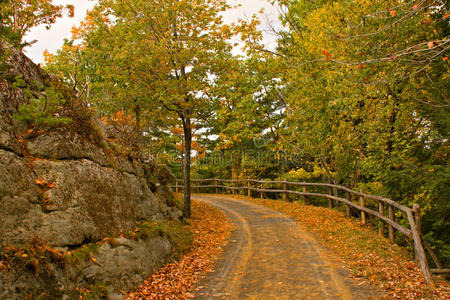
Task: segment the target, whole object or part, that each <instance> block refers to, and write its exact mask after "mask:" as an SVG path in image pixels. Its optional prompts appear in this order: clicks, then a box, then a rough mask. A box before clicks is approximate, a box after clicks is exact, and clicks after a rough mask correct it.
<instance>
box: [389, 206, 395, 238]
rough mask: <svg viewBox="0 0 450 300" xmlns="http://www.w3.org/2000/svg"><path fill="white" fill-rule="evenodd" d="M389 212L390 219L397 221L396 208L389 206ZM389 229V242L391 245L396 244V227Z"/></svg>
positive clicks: (390, 226)
mask: <svg viewBox="0 0 450 300" xmlns="http://www.w3.org/2000/svg"><path fill="white" fill-rule="evenodd" d="M388 210H389V219H391V220H392V221H395V215H394V207H393V206H392V205H389V206H388ZM388 228H389V242H391V244H394V242H395V235H394V227H392V225H389V227H388Z"/></svg>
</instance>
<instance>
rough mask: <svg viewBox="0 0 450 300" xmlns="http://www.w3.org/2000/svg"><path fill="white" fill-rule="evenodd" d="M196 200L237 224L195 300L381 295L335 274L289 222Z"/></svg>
mask: <svg viewBox="0 0 450 300" xmlns="http://www.w3.org/2000/svg"><path fill="white" fill-rule="evenodd" d="M194 199H195V200H199V201H204V202H206V203H208V204H211V205H213V206H216V207H218V208H220V209H222V210H223V211H224V212H225V213H226V214H227V215H228V217H229V218H230V219H231V220H232V221H233V223H234V224H235V225H236V230H235V231H234V232H233V234H232V236H231V237H230V242H229V243H228V245H227V246H226V247H225V248H224V253H223V255H222V257H221V258H220V260H219V262H218V265H217V268H216V270H215V272H214V273H210V274H209V275H208V276H207V277H206V278H205V279H204V280H203V282H202V283H201V286H200V287H201V289H200V290H199V292H198V293H197V297H196V299H214V298H215V299H217V298H219V299H220V298H223V299H358V300H359V299H368V298H369V297H370V296H372V297H374V296H377V295H379V292H376V291H373V290H371V289H370V288H368V287H365V286H360V285H358V283H356V282H353V281H352V280H350V279H349V278H348V274H347V273H346V272H345V271H344V270H341V269H336V268H335V266H333V265H332V264H331V263H330V261H329V260H328V259H327V257H326V254H325V253H326V251H325V250H324V249H322V248H321V247H320V246H319V244H318V243H317V242H316V241H315V239H314V238H313V237H312V236H311V235H310V234H308V233H306V232H305V231H303V230H302V229H301V228H300V226H299V225H298V224H296V223H295V221H293V220H292V219H290V218H289V217H287V216H285V215H283V214H281V213H279V212H277V211H274V210H271V209H268V208H265V207H262V206H258V205H255V204H252V203H249V202H245V201H241V200H237V199H233V198H230V197H226V196H195V197H194ZM202 286H203V287H202Z"/></svg>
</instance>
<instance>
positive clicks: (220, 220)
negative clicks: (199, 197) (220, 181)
mask: <svg viewBox="0 0 450 300" xmlns="http://www.w3.org/2000/svg"><path fill="white" fill-rule="evenodd" d="M192 211H193V215H192V219H191V222H190V225H189V228H190V230H191V232H192V233H193V234H194V243H193V246H192V250H191V251H190V252H189V253H188V254H186V255H184V256H182V257H181V258H180V259H179V260H178V261H176V262H174V263H171V264H168V265H166V266H164V267H163V268H162V269H161V270H160V271H159V272H158V273H156V274H154V275H152V276H151V277H150V278H148V279H147V280H146V281H145V283H144V284H143V285H142V286H140V287H139V288H138V289H137V290H136V291H134V292H133V293H130V294H129V295H128V296H127V297H126V299H127V300H132V299H188V298H192V297H193V296H194V292H195V284H196V283H197V282H198V281H199V280H200V279H201V277H202V275H205V274H206V273H207V272H210V271H212V269H213V267H214V262H215V260H216V259H217V257H218V256H219V254H220V253H221V251H222V246H223V245H224V244H225V242H226V240H227V238H228V237H229V235H230V232H231V230H232V224H231V223H230V222H229V221H228V219H227V218H226V216H225V215H224V214H223V213H222V212H220V211H219V210H218V209H215V208H213V207H210V206H208V205H206V204H204V203H200V202H194V203H193V210H192Z"/></svg>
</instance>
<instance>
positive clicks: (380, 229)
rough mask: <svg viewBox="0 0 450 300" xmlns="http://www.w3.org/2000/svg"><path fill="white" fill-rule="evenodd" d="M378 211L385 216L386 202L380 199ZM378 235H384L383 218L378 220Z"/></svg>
mask: <svg viewBox="0 0 450 300" xmlns="http://www.w3.org/2000/svg"><path fill="white" fill-rule="evenodd" d="M378 212H379V213H380V215H382V216H384V202H383V201H379V202H378ZM378 235H380V236H384V222H383V220H381V219H380V220H378Z"/></svg>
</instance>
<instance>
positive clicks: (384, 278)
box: [234, 196, 450, 299]
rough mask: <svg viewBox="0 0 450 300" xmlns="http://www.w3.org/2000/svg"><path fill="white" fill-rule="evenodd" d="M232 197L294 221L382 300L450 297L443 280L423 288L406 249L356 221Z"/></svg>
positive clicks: (335, 214) (329, 212)
mask: <svg viewBox="0 0 450 300" xmlns="http://www.w3.org/2000/svg"><path fill="white" fill-rule="evenodd" d="M234 197H237V198H239V199H243V200H247V201H251V202H253V203H257V204H260V205H264V206H267V207H270V208H272V209H275V210H278V211H280V212H283V213H285V214H287V215H289V216H291V217H293V218H294V219H295V220H297V221H298V222H299V223H300V224H301V225H302V226H304V227H305V229H306V230H307V231H308V232H312V233H314V234H315V235H316V236H317V237H318V240H319V241H320V242H322V243H323V244H325V245H326V246H327V248H331V249H332V251H331V256H332V259H333V260H334V261H335V262H336V263H337V264H339V266H341V267H342V266H344V267H345V268H346V269H348V270H349V271H350V272H351V274H352V275H351V276H352V277H353V278H354V279H356V280H358V281H360V282H361V284H369V285H371V286H376V287H379V288H381V289H383V290H385V291H386V293H385V295H384V297H383V298H385V299H449V297H450V284H449V283H448V282H447V281H445V280H443V279H442V278H439V277H435V278H434V279H435V283H434V287H431V286H427V285H426V283H425V279H424V278H423V275H422V273H421V270H420V267H419V266H418V265H416V264H415V263H414V262H413V261H412V258H411V257H410V254H409V253H408V251H407V250H406V249H404V248H402V247H399V246H397V245H393V246H391V245H390V244H389V241H388V240H387V239H385V238H382V237H379V236H378V235H377V233H376V232H375V231H374V230H373V229H371V228H369V227H363V226H361V225H360V222H359V221H358V220H356V219H349V218H347V217H345V215H344V214H343V213H341V212H339V211H337V210H330V209H328V208H324V207H315V206H310V205H304V204H303V203H302V202H292V203H291V202H284V201H279V200H269V199H256V198H249V197H244V196H234Z"/></svg>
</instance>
